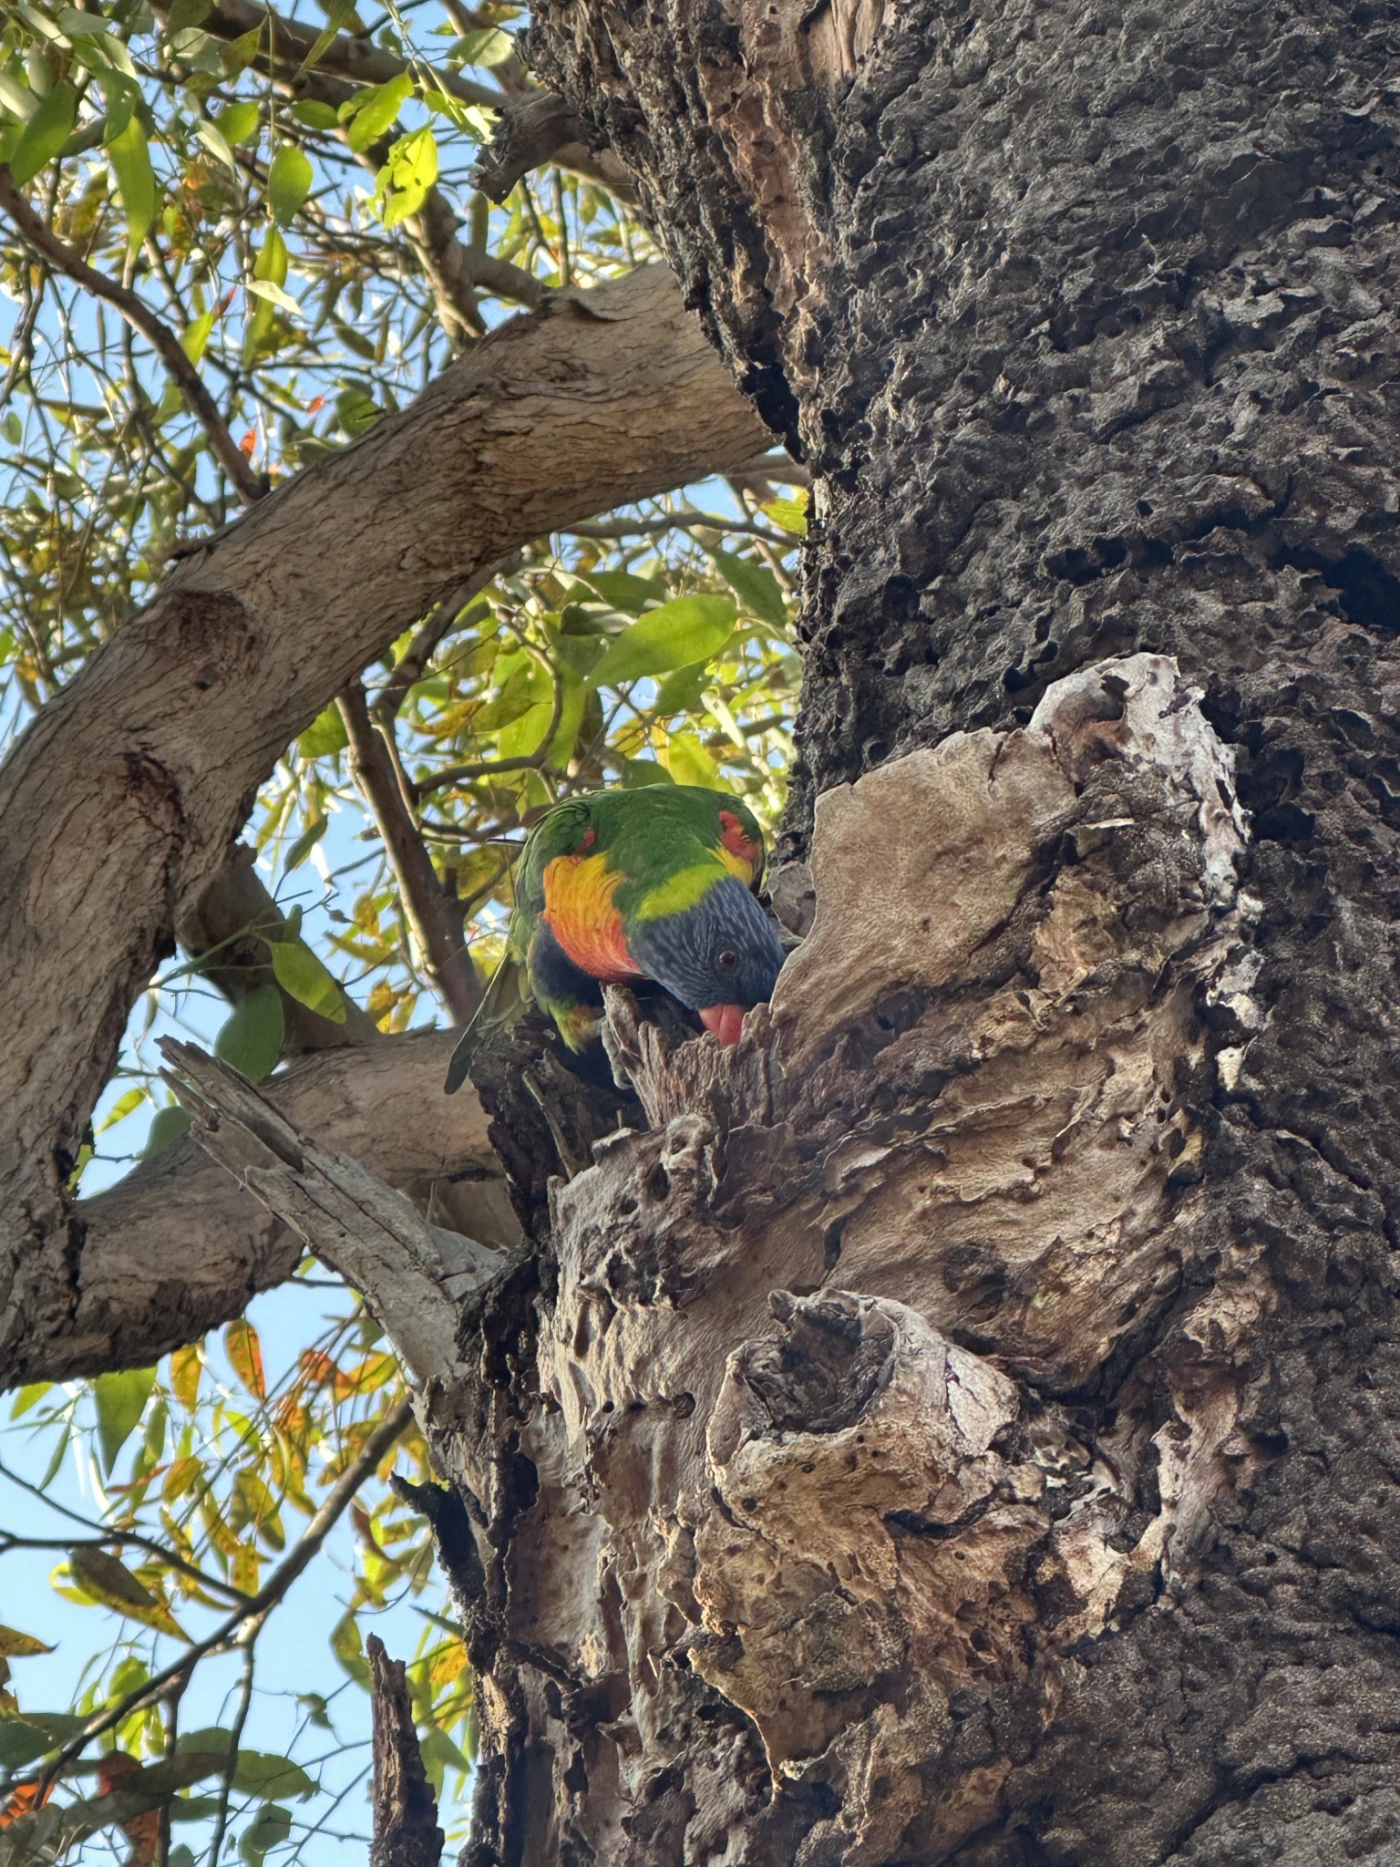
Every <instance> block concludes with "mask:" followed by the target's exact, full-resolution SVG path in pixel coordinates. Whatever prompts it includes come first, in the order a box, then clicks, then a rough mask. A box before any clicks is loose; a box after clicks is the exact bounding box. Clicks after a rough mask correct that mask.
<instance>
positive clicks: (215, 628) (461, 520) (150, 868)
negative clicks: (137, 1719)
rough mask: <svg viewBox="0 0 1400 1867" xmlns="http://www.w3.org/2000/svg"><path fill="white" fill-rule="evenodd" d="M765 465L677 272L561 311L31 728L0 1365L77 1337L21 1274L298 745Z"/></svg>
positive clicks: (350, 458)
mask: <svg viewBox="0 0 1400 1867" xmlns="http://www.w3.org/2000/svg"><path fill="white" fill-rule="evenodd" d="M761 441H762V430H761V428H760V425H759V423H758V420H757V418H756V417H755V416H754V414H753V413H752V411H751V410H750V408H749V407H748V406H747V404H746V403H745V402H744V401H743V399H742V398H741V397H740V396H739V395H738V393H737V392H736V390H735V389H734V387H733V385H732V384H731V382H730V381H729V379H728V377H727V376H726V375H725V373H724V369H723V366H722V365H721V364H720V363H719V361H718V360H717V358H716V357H715V356H714V355H713V353H712V352H711V351H710V350H709V348H708V346H707V345H706V343H705V340H704V338H703V336H702V334H701V332H700V328H699V325H698V322H697V321H696V320H694V319H693V318H692V317H691V316H690V315H689V314H688V313H687V312H686V311H685V310H684V308H683V306H682V304H681V299H680V293H679V290H678V289H677V287H676V286H675V284H674V283H673V281H672V279H671V278H670V276H669V274H667V273H666V272H665V271H664V270H662V269H660V268H655V269H652V268H647V269H643V270H641V271H639V272H637V273H633V274H631V275H629V277H627V278H625V279H621V280H618V281H616V282H614V283H611V284H609V285H606V286H603V287H600V288H598V290H596V291H594V292H591V293H587V294H572V293H571V294H560V295H558V296H557V297H556V298H554V299H552V300H551V301H550V305H549V308H548V309H547V310H546V311H545V312H544V313H542V314H539V315H536V316H532V317H521V318H518V319H516V320H514V321H513V322H512V323H510V324H508V325H506V326H504V327H502V328H501V329H500V330H499V331H495V332H493V333H492V334H491V336H490V337H489V338H487V339H486V340H484V341H483V342H482V343H481V344H480V345H479V346H477V347H476V349H474V350H473V352H472V353H471V355H470V356H469V357H466V358H464V359H463V360H462V361H461V362H459V363H457V364H455V365H454V366H453V367H452V368H451V369H450V370H448V371H447V372H446V374H445V375H444V376H442V377H441V378H439V379H438V381H437V382H435V383H434V384H432V385H431V386H430V387H429V388H428V389H427V390H426V391H425V393H424V394H423V395H422V396H421V397H420V398H419V399H418V401H417V402H416V403H415V404H414V405H413V406H412V407H411V408H409V409H406V410H405V411H404V412H403V413H402V414H398V415H393V416H390V417H387V418H386V419H384V420H383V421H381V422H380V423H379V424H378V426H377V427H375V428H374V429H373V430H372V431H371V432H370V433H369V434H368V435H366V436H365V437H364V438H363V439H362V440H361V441H359V442H357V443H356V444H355V445H353V446H351V447H349V448H347V449H345V450H344V451H343V452H342V453H339V454H336V455H334V456H332V457H330V458H328V459H327V460H325V461H323V462H322V463H320V464H318V465H317V466H316V467H314V468H312V469H310V470H308V471H307V472H306V473H304V474H302V475H300V476H298V477H297V478H296V479H294V480H291V481H289V482H288V483H287V484H286V485H285V486H282V487H279V488H278V489H277V490H276V491H275V492H274V493H273V494H272V495H271V496H270V497H269V498H267V499H264V500H262V501H260V502H259V504H258V505H257V506H256V507H255V508H254V509H253V510H252V511H251V512H250V513H249V514H247V515H246V516H245V517H244V518H242V519H241V520H239V521H238V522H236V523H235V524H234V525H233V526H231V527H227V528H225V529H224V530H223V531H221V532H219V533H216V534H215V535H214V536H213V537H211V538H210V539H208V540H207V541H205V543H204V544H203V545H201V546H200V547H199V548H198V549H196V550H195V551H193V552H192V553H191V554H190V555H189V556H188V557H186V558H185V559H184V560H183V561H182V562H181V563H180V565H179V566H178V568H177V570H176V571H175V573H174V575H173V576H172V577H171V579H170V580H169V582H168V584H167V585H166V587H165V589H164V590H163V591H162V592H161V594H160V595H159V596H158V597H157V598H156V599H155V601H154V602H152V604H151V605H150V606H149V607H148V608H147V609H146V610H145V611H143V612H142V613H141V614H140V615H139V616H137V617H135V618H133V619H132V621H131V622H130V623H129V624H127V626H126V627H125V628H123V629H122V630H120V631H119V632H118V633H117V635H116V636H115V637H114V638H113V640H112V641H111V642H110V643H109V644H108V645H107V646H106V647H105V648H103V649H102V650H101V652H100V653H99V654H97V655H96V656H94V657H93V659H92V661H91V662H90V663H89V664H88V665H87V666H86V667H85V668H84V669H83V670H82V672H81V673H80V674H79V675H78V676H77V677H76V679H75V680H74V681H73V682H72V684H71V685H70V686H69V687H68V688H66V689H65V690H64V691H63V692H62V693H61V694H59V695H58V696H57V697H56V698H55V699H54V700H53V701H51V702H50V704H49V705H48V706H47V707H46V708H45V709H44V710H43V712H42V713H41V714H40V715H39V716H38V717H37V718H36V720H35V721H34V722H33V724H32V725H31V726H30V728H29V729H28V731H27V732H26V733H25V735H24V736H23V738H22V739H21V740H20V741H19V743H18V744H17V745H16V747H15V749H14V751H13V752H12V753H11V755H10V757H9V758H8V760H7V761H6V763H5V766H4V767H3V769H0V817H3V820H4V824H5V834H4V838H3V841H2V842H0V952H3V954H4V968H5V973H6V976H7V978H8V979H10V980H11V981H12V982H13V984H12V990H11V998H10V1003H9V1006H8V1014H9V1018H8V1021H9V1027H10V1030H11V1032H12V1033H13V1034H14V1035H13V1041H11V1042H10V1043H9V1044H7V1045H6V1047H5V1050H4V1053H3V1057H0V1103H3V1106H4V1108H5V1110H6V1115H7V1124H6V1132H5V1136H4V1140H3V1142H2V1143H0V1212H3V1214H4V1219H3V1223H4V1226H5V1233H4V1242H3V1243H0V1366H6V1367H8V1366H9V1365H11V1363H12V1361H13V1360H15V1359H17V1358H18V1356H19V1348H18V1343H19V1339H20V1338H21V1337H22V1336H25V1335H29V1334H32V1333H38V1334H39V1335H41V1336H42V1335H44V1334H47V1333H51V1332H52V1328H53V1327H54V1326H56V1325H55V1324H51V1325H50V1328H49V1329H40V1330H38V1331H35V1329H34V1322H35V1315H34V1311H33V1309H32V1307H31V1306H30V1304H29V1302H28V1300H27V1297H26V1296H25V1295H22V1294H21V1292H22V1291H24V1292H30V1291H31V1288H32V1287H31V1285H30V1284H29V1282H28V1280H27V1279H24V1280H22V1282H21V1283H19V1284H17V1282H16V1278H17V1276H18V1274H19V1272H20V1266H21V1264H22V1263H24V1262H25V1261H27V1260H30V1259H33V1258H35V1257H37V1256H39V1255H41V1254H44V1253H46V1252H48V1251H51V1250H53V1251H57V1252H58V1254H59V1258H60V1261H61V1259H62V1253H63V1249H64V1245H63V1243H62V1241H63V1240H64V1239H65V1238H66V1237H67V1228H68V1211H67V1207H66V1203H65V1199H64V1194H63V1187H64V1183H65V1181H66V1180H67V1178H68V1175H69V1172H70V1170H71V1161H72V1158H73V1156H75V1155H76V1153H77V1148H78V1145H79V1142H80V1140H81V1137H82V1134H83V1130H84V1126H85V1124H86V1122H87V1119H88V1115H89V1112H90V1110H91V1108H92V1106H93V1103H94V1102H95V1101H96V1098H97V1095H98V1094H99V1092H100V1090H101V1087H102V1084H103V1083H104V1081H105V1080H106V1078H107V1076H108V1074H109V1072H110V1069H111V1065H112V1059H113V1056H114V1054H115V1051H116V1046H117V1043H118V1041H119V1040H120V1037H121V1033H122V1031H123V1029H124V1028H125V1024H126V1020H127V1016H128V1013H129V1011H130V1007H131V1005H132V1002H133V1000H134V999H135V997H136V995H137V994H138V993H139V992H140V991H141V990H142V989H143V988H144V986H145V984H146V981H147V980H148V979H149V977H150V975H151V973H152V971H153V969H154V967H155V964H156V963H157V961H158V959H159V958H160V957H161V956H162V955H163V954H165V953H168V952H169V951H171V949H172V946H173V934H174V929H175V927H176V925H177V924H178V922H179V920H180V919H181V917H182V916H183V915H185V914H186V913H188V912H189V910H190V908H191V906H192V905H193V904H194V903H195V902H196V901H197V900H198V899H199V897H200V895H201V894H202V893H203V891H204V890H205V888H206V887H207V886H208V884H209V881H210V880H211V878H212V877H213V876H214V875H215V874H217V873H218V871H219V870H220V869H221V868H222V867H223V865H224V863H225V862H226V861H227V859H228V852H229V848H230V845H231V843H232V842H233V840H234V838H235V837H236V836H237V834H238V832H239V830H240V829H241V827H242V823H243V820H244V817H245V814H246V811H247V808H248V803H249V800H250V798H251V797H252V795H253V792H254V789H255V787H256V786H257V784H258V783H259V782H260V781H261V780H262V778H263V777H264V776H265V775H266V774H267V773H268V772H269V771H270V770H271V769H272V767H273V765H274V763H275V762H276V760H277V758H278V757H279V756H280V754H281V753H282V751H283V749H284V748H285V747H286V745H287V744H288V742H289V741H290V740H291V739H292V738H293V737H294V736H295V735H296V734H297V733H298V732H300V731H301V730H303V728H304V727H305V726H306V725H307V724H308V723H309V722H310V721H311V720H312V719H313V718H314V717H315V715H316V714H317V713H318V712H320V711H321V709H322V708H323V707H324V706H325V705H326V704H327V703H328V702H329V701H330V700H331V699H332V698H333V696H334V695H335V694H336V693H338V692H340V691H341V690H342V689H343V688H344V686H345V684H346V682H347V681H349V680H352V679H353V678H354V677H355V676H356V675H357V674H358V673H359V672H360V670H361V669H362V668H363V667H364V666H365V665H366V664H367V663H368V662H369V661H370V660H371V659H373V657H374V656H376V655H378V654H381V653H382V652H383V651H384V649H385V647H386V646H387V645H388V644H389V643H390V642H392V641H393V640H394V639H395V637H396V636H398V635H399V634H401V633H402V632H403V631H404V630H405V629H406V628H409V627H411V626H412V625H413V624H414V623H415V622H417V621H418V620H420V619H421V618H422V617H424V616H425V615H427V614H428V613H429V612H430V611H431V609H432V608H433V607H434V605H435V604H436V603H437V602H438V601H439V600H440V599H441V598H442V596H443V595H445V594H446V593H447V592H448V591H450V590H452V589H453V588H455V587H457V586H459V585H461V584H463V583H464V582H466V581H468V580H469V579H470V578H471V577H472V576H473V575H474V574H475V573H477V572H478V571H480V570H481V569H482V568H483V567H484V566H486V565H488V564H494V563H496V562H497V561H498V560H499V559H500V557H501V556H502V554H503V553H505V552H509V551H512V550H515V549H518V548H519V547H520V546H521V545H522V544H525V543H527V542H529V540H531V539H532V538H536V537H539V536H540V535H541V534H542V533H545V532H549V531H552V530H556V529H559V528H561V527H564V526H568V525H571V524H573V523H575V522H576V521H578V520H580V519H582V518H584V517H586V516H587V515H589V514H590V513H595V512H598V511H600V510H601V511H606V510H607V509H608V508H609V507H611V506H614V505H617V504H619V503H621V502H623V501H625V500H631V499H637V498H641V497H644V496H647V495H650V494H654V493H658V492H661V491H664V490H667V489H669V488H673V487H676V486H678V485H684V484H685V483H686V482H687V481H689V480H691V479H695V478H698V477H700V476H701V475H703V474H705V473H711V472H723V471H724V470H725V469H726V468H728V467H729V466H732V465H737V464H738V463H740V462H742V461H744V460H747V459H751V458H752V456H753V455H754V453H755V452H756V451H757V450H758V448H759V446H760V445H761ZM80 852H81V853H80ZM41 1281H42V1280H41ZM76 1281H77V1282H78V1283H81V1273H80V1272H79V1273H78V1275H77V1279H76ZM94 1358H95V1357H94ZM89 1365H92V1364H91V1363H89ZM99 1365H100V1364H99Z"/></svg>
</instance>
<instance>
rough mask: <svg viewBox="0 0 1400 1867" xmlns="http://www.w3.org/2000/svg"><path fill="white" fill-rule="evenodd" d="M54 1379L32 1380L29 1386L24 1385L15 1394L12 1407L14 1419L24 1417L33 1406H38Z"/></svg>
mask: <svg viewBox="0 0 1400 1867" xmlns="http://www.w3.org/2000/svg"><path fill="white" fill-rule="evenodd" d="M52 1386H53V1382H52V1381H31V1382H30V1383H29V1385H28V1387H22V1388H21V1389H20V1390H19V1392H18V1393H17V1394H16V1395H15V1402H14V1405H13V1406H12V1407H11V1408H10V1418H11V1419H12V1420H18V1419H22V1418H23V1417H24V1415H25V1414H26V1413H28V1411H29V1409H30V1408H31V1407H34V1406H37V1405H38V1404H39V1402H40V1401H41V1400H42V1399H43V1398H44V1395H45V1394H47V1393H48V1392H49V1390H50V1388H51V1387H52Z"/></svg>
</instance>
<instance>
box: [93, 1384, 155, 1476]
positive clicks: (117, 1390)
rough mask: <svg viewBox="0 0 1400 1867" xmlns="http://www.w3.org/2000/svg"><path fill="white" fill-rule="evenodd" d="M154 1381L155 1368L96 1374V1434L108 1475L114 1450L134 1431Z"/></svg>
mask: <svg viewBox="0 0 1400 1867" xmlns="http://www.w3.org/2000/svg"><path fill="white" fill-rule="evenodd" d="M155 1384H156V1371H155V1369H154V1368H124V1369H122V1370H121V1372H120V1373H117V1374H99V1375H98V1377H97V1379H96V1380H95V1381H94V1382H93V1384H92V1397H93V1400H94V1401H95V1402H96V1405H97V1437H98V1439H99V1441H100V1442H101V1446H102V1468H103V1470H104V1471H105V1472H106V1473H107V1474H108V1476H109V1477H110V1476H111V1472H112V1467H113V1466H114V1465H115V1464H116V1462H117V1454H118V1453H119V1452H120V1451H121V1449H122V1447H123V1446H124V1445H125V1444H126V1442H127V1440H128V1439H129V1438H130V1437H131V1435H132V1434H133V1433H134V1432H135V1430H136V1427H137V1424H138V1423H139V1421H140V1418H141V1415H142V1414H143V1413H144V1412H145V1411H146V1402H147V1401H148V1400H149V1399H150V1397H151V1389H152V1388H153V1387H154V1386H155Z"/></svg>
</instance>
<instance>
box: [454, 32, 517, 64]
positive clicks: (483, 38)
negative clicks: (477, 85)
mask: <svg viewBox="0 0 1400 1867" xmlns="http://www.w3.org/2000/svg"><path fill="white" fill-rule="evenodd" d="M447 50H448V55H449V57H450V56H451V55H452V54H453V53H456V55H457V56H458V57H459V58H460V59H461V61H462V63H463V64H464V65H472V66H475V67H476V69H477V70H479V71H489V70H490V69H491V68H492V66H493V65H504V64H505V62H506V60H507V59H508V58H509V57H510V55H511V53H512V52H513V51H514V50H515V41H514V40H513V39H512V38H511V36H510V34H509V33H507V32H502V31H501V29H500V27H499V26H482V27H478V28H477V30H476V31H475V32H464V33H463V34H462V36H461V38H460V39H457V40H455V41H454V42H453V43H452V44H451V45H450V46H449V47H448V48H447Z"/></svg>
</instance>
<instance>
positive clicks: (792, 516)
mask: <svg viewBox="0 0 1400 1867" xmlns="http://www.w3.org/2000/svg"><path fill="white" fill-rule="evenodd" d="M763 510H764V511H765V512H766V513H767V514H768V516H769V518H770V519H772V521H773V523H774V524H775V525H781V526H782V528H783V530H784V531H785V532H791V533H793V535H794V536H795V537H797V538H805V537H806V536H807V495H806V493H803V495H802V497H801V498H800V499H770V500H769V502H768V504H767V505H766V506H765V507H764V508H763Z"/></svg>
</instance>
